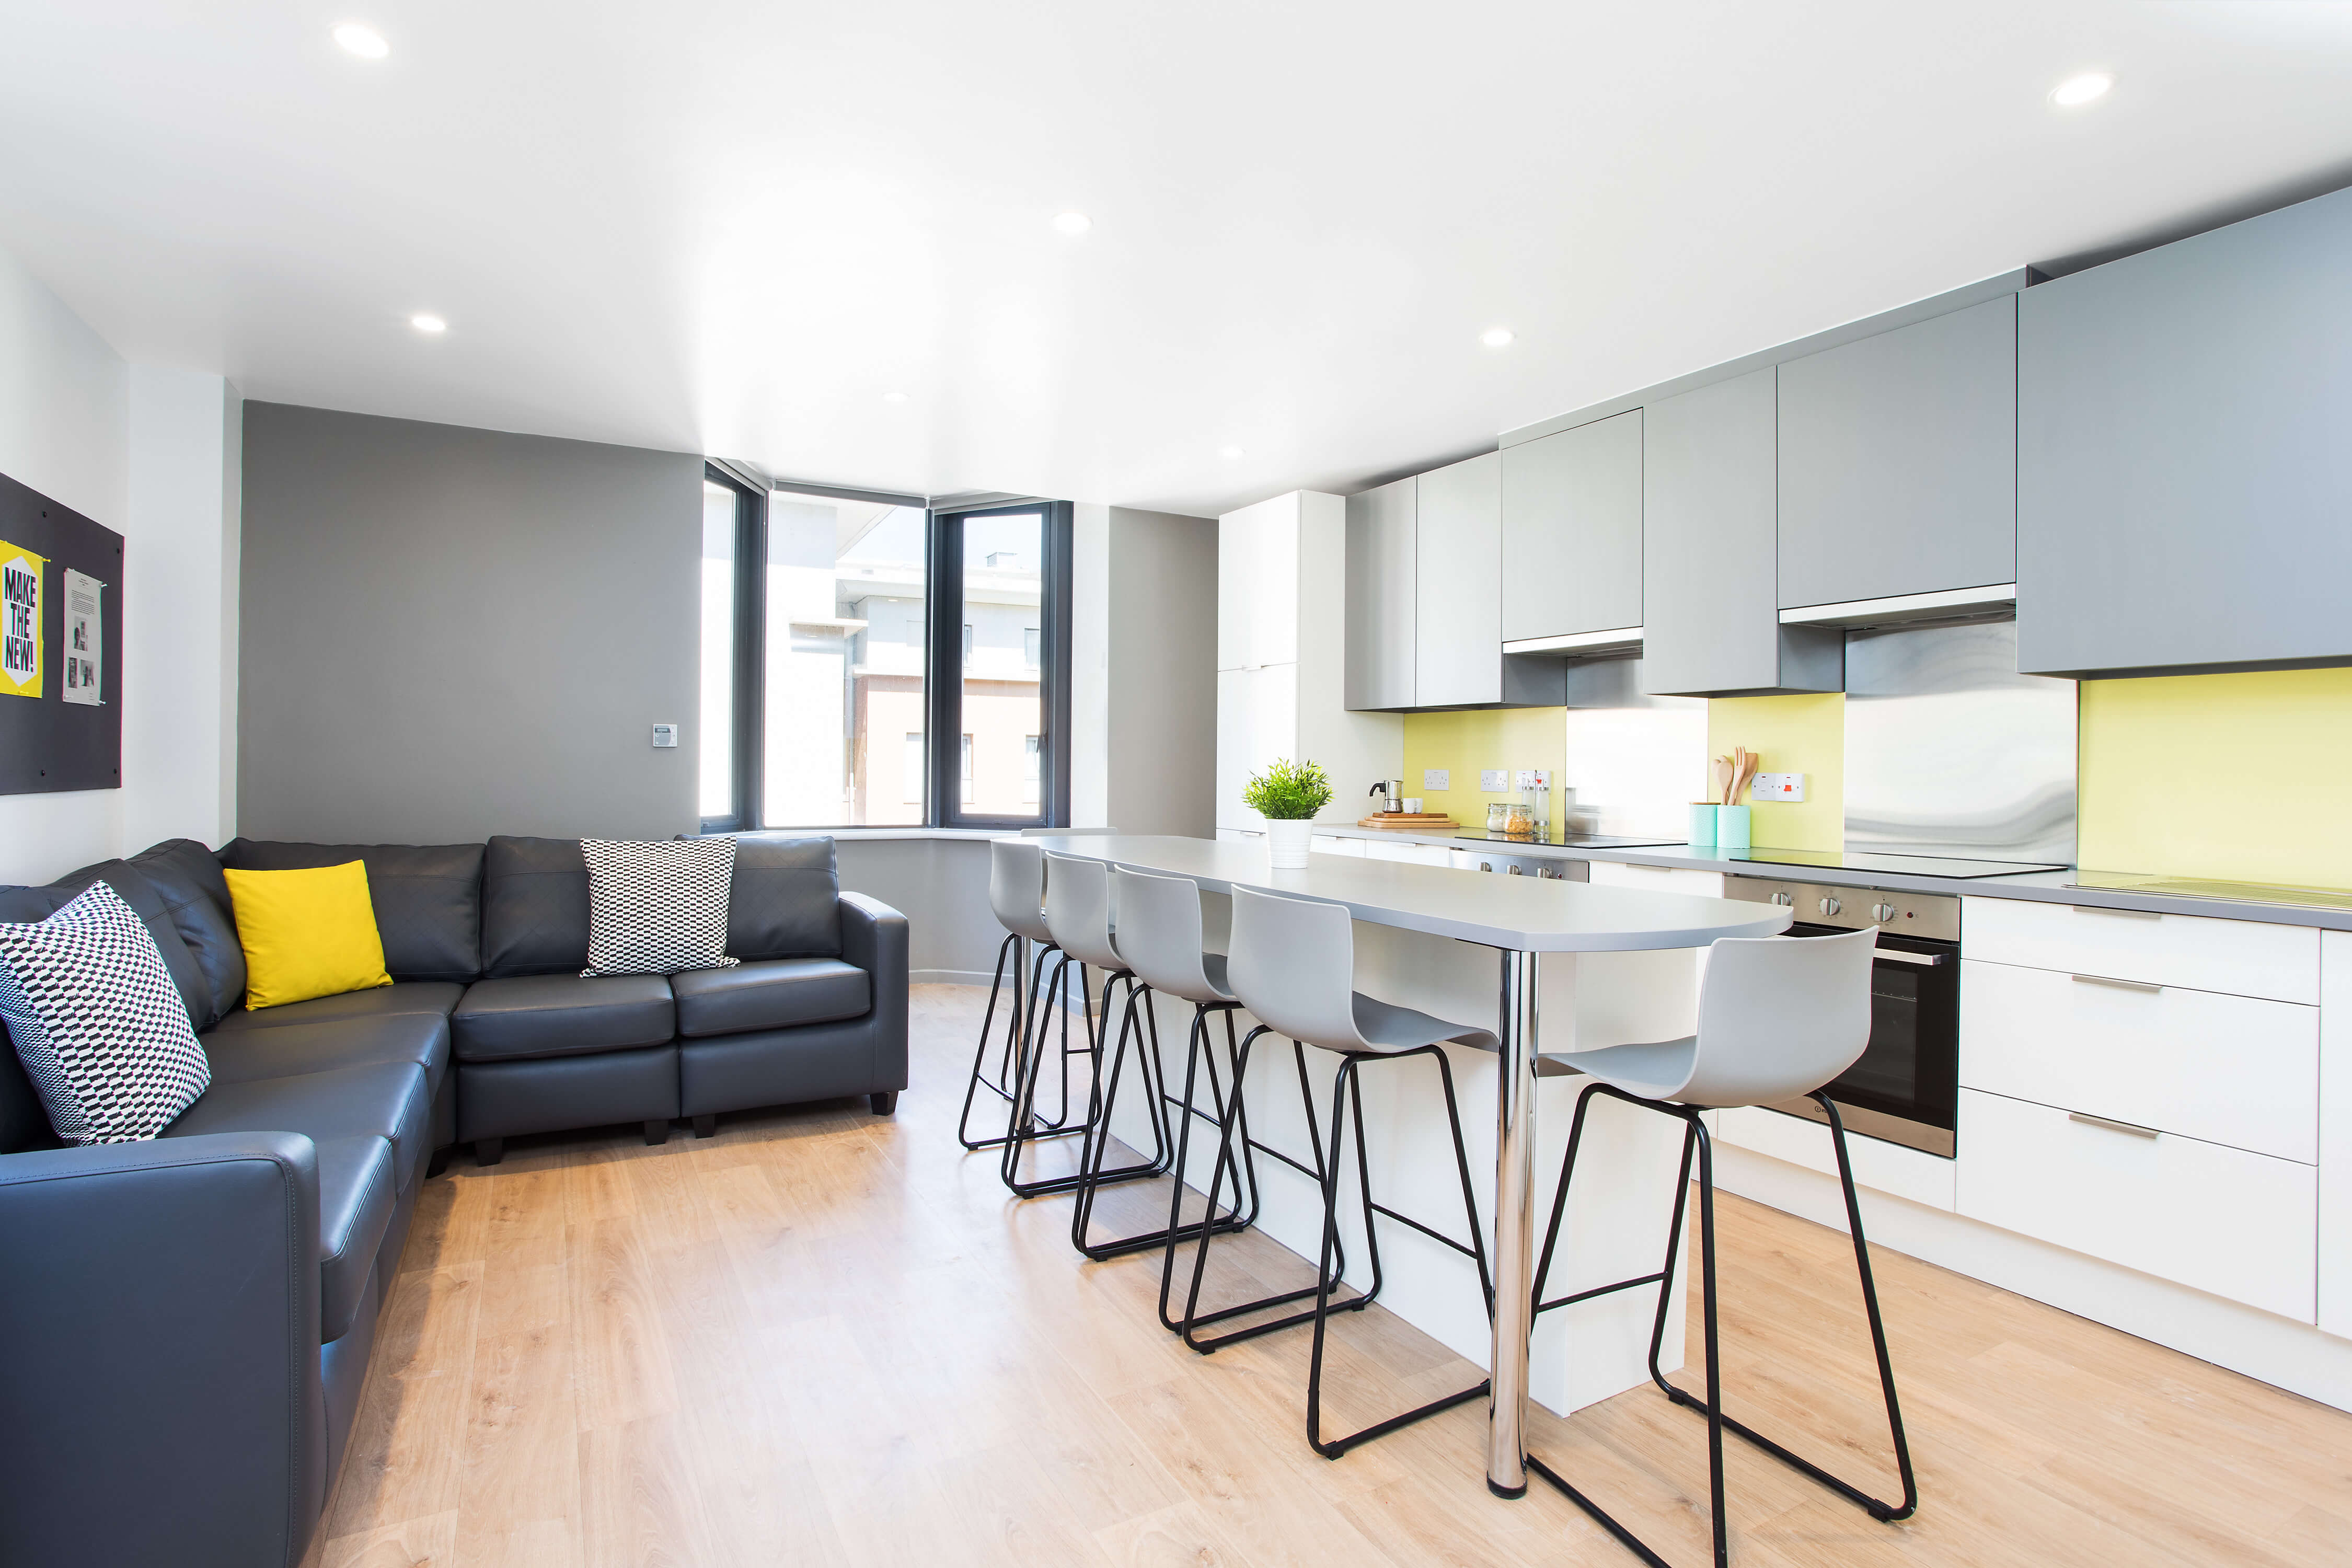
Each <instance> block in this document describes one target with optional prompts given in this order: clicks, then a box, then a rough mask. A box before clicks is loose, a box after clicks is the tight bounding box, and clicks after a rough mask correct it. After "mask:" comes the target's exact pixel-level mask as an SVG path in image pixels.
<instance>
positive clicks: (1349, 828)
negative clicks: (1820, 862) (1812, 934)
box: [1315, 822, 2352, 931]
mask: <svg viewBox="0 0 2352 1568" xmlns="http://www.w3.org/2000/svg"><path fill="white" fill-rule="evenodd" d="M1315 831H1316V832H1317V833H1318V834H1326V835H1328V836H1330V837H1339V838H1370V839H1390V838H1393V839H1402V840H1404V841H1405V842H1407V843H1412V844H1442V845H1444V846H1445V847H1447V848H1449V849H1468V850H1473V851H1476V850H1486V851H1491V852H1493V853H1495V854H1497V855H1515V856H1517V855H1524V856H1549V857H1550V858H1556V859H1561V860H1615V861H1620V862H1622V863H1623V864H1625V865H1629V866H1671V867H1675V868H1680V869H1683V870H1690V871H1727V872H1730V873H1732V874H1734V875H1736V876H1743V877H1765V878H1770V879H1774V880H1776V881H1783V882H1817V883H1820V884H1822V885H1823V886H1826V887H1833V888H1884V889H1887V890H1888V891H1889V892H1897V893H1939V894H1943V895H1945V896H1947V897H1954V896H1962V897H1968V898H1987V899H2030V900H2037V901H2039V902H2042V903H2053V904H2087V905H2090V906H2093V907H2095V908H2098V909H2106V910H2146V911H2148V912H2150V913H2154V914H2165V915H2203V916H2206V917H2208V918H2210V919H2213V920H2229V921H2266V922H2268V923H2270V924H2272V925H2294V926H2317V927H2319V928H2321V929H2322V930H2326V931H2352V909H2326V908H2320V907H2315V906H2310V905H2301V904H2273V903H2257V902H2252V901H2241V900H2233V899H2203V898H2186V897H2182V896H2179V895H2177V894H2166V893H2146V892H2138V891H2132V890H2126V889H2110V888H2074V887H2068V886H2067V885H2066V884H2068V883H2070V882H2072V881H2074V879H2076V877H2077V876H2078V875H2079V874H2080V873H2078V872H2076V871H2074V870H2073V869H2068V870H2063V871H2023V872H2020V873H2018V874H2016V875H2014V876H2009V877H1918V876H1909V875H1906V874H1902V873H1898V872H1887V871H1849V870H1844V869H1842V868H1832V867H1827V866H1782V865H1776V864H1774V863H1772V862H1771V861H1769V860H1767V859H1763V858H1761V857H1763V856H1768V855H1769V854H1770V853H1771V851H1770V850H1769V849H1721V848H1717V847H1714V846H1712V845H1697V844H1664V845H1659V846H1656V847H1650V848H1624V849H1580V848H1570V847H1566V846H1563V845H1558V844H1499V843H1495V842H1491V841H1486V840H1469V839H1464V838H1462V837H1458V836H1456V835H1454V834H1444V833H1400V832H1391V831H1390V830H1389V829H1387V828H1379V827H1357V826H1354V825H1352V824H1349V825H1339V824H1333V823H1322V822H1318V823H1317V824H1316V825H1315ZM1625 837H1631V836H1630V835H1627V836H1625Z"/></svg>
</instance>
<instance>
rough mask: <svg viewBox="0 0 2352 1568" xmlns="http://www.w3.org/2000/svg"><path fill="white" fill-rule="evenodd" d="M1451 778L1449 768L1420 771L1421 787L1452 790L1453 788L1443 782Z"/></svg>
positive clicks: (1451, 774) (1451, 773)
mask: <svg viewBox="0 0 2352 1568" xmlns="http://www.w3.org/2000/svg"><path fill="white" fill-rule="evenodd" d="M1453 776H1454V775H1453V771H1452V770H1451V769H1449V768H1423V769H1422V770H1421V787H1422V788H1423V789H1452V788H1453V787H1454V786H1453V785H1452V784H1448V783H1446V782H1445V781H1446V780H1447V779H1449V778H1451V777H1453Z"/></svg>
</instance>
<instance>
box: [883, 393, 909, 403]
mask: <svg viewBox="0 0 2352 1568" xmlns="http://www.w3.org/2000/svg"><path fill="white" fill-rule="evenodd" d="M882 401H883V402H885V403H904V402H906V401H907V395H906V394H905V393H903V392H886V393H884V394H883V395H882Z"/></svg>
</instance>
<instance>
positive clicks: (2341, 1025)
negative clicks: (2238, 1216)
mask: <svg viewBox="0 0 2352 1568" xmlns="http://www.w3.org/2000/svg"><path fill="white" fill-rule="evenodd" d="M2319 1326H2320V1327H2321V1328H2323V1329H2326V1331H2328V1332H2329V1333H2331V1334H2342V1335H2343V1336H2345V1337H2346V1338H2347V1339H2352V931H2324V932H2322V933H2321V934H2320V939H2319Z"/></svg>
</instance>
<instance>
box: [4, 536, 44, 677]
mask: <svg viewBox="0 0 2352 1568" xmlns="http://www.w3.org/2000/svg"><path fill="white" fill-rule="evenodd" d="M47 564H48V560H47V557H46V556H40V555H36V554H34V553H33V552H31V551H29V550H24V549H20V548H18V547H17V546H16V545H14V544H11V543H9V542H7V541H6V540H5V539H0V696H7V697H38V696H39V695H40V694H41V663H42V659H41V568H42V567H44V566H46V565H47Z"/></svg>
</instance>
